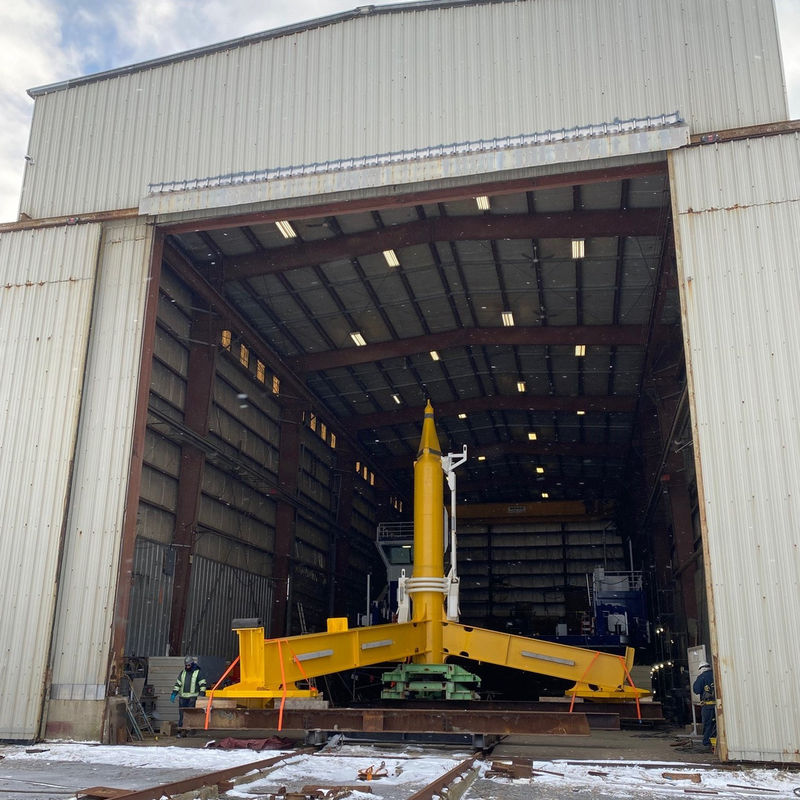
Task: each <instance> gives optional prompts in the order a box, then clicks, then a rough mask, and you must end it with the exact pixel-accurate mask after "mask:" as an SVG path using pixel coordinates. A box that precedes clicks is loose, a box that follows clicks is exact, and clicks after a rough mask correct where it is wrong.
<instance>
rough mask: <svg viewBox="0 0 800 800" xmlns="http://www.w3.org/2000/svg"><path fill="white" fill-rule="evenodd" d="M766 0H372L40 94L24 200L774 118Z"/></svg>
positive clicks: (61, 206)
mask: <svg viewBox="0 0 800 800" xmlns="http://www.w3.org/2000/svg"><path fill="white" fill-rule="evenodd" d="M778 41H779V40H778V33H777V25H776V21H775V14H774V9H773V0H703V2H697V0H528V1H527V2H518V3H510V2H505V3H487V4H482V5H461V6H454V7H449V8H442V7H425V6H421V7H420V8H419V9H411V8H408V7H406V8H404V9H402V10H393V11H388V12H387V11H383V12H379V11H375V12H373V13H370V14H366V15H364V16H362V17H358V18H353V19H348V20H346V21H340V22H337V23H334V24H327V25H323V26H320V27H317V28H313V27H312V28H309V29H307V30H304V31H300V32H297V33H293V34H287V35H283V36H279V37H276V38H271V39H263V40H261V41H256V42H248V43H246V44H242V45H241V46H238V47H231V48H229V49H226V50H222V51H219V52H212V53H206V54H201V55H199V56H197V57H195V58H191V59H186V60H183V61H175V62H173V63H168V64H163V65H158V66H152V67H150V68H146V69H145V68H142V69H138V70H136V71H131V72H129V73H127V74H118V75H112V76H110V77H106V78H102V79H97V80H94V81H90V82H87V83H83V84H80V83H79V84H78V85H76V86H72V87H69V88H63V87H61V88H59V87H54V88H53V90H51V91H47V90H46V89H45V90H42V91H41V92H39V91H37V93H36V95H37V96H36V105H35V110H34V119H33V127H32V132H31V142H30V153H31V155H32V157H33V159H34V163H33V164H32V165H31V166H29V167H28V170H27V173H26V178H25V182H24V188H23V196H22V206H21V208H22V211H23V212H25V213H27V214H29V215H31V216H33V217H45V216H53V215H58V214H77V213H81V212H86V211H99V210H104V209H114V208H129V207H135V206H137V205H138V203H139V200H140V199H141V198H142V197H143V196H144V193H145V190H146V187H147V186H148V184H150V183H160V182H172V181H182V180H186V179H189V178H205V177H210V176H216V175H227V174H231V173H237V172H249V171H253V170H261V169H269V168H274V167H281V166H286V167H288V166H292V165H298V164H311V163H316V162H324V161H335V160H337V159H341V158H349V157H358V156H364V155H371V154H377V153H389V152H398V151H403V150H414V149H418V148H424V147H429V146H435V145H441V144H450V143H454V142H464V141H476V140H479V139H492V138H495V137H505V136H514V135H518V134H522V133H535V132H540V131H548V130H561V129H563V128H572V127H576V126H581V125H587V124H592V123H602V122H610V121H613V120H615V119H629V118H643V117H652V116H659V115H661V114H664V113H670V112H673V111H678V112H680V113H681V114H682V115H683V117H684V118H685V119H686V121H687V122H688V123H689V125H690V127H691V130H692V131H693V132H701V131H709V130H720V129H723V128H730V127H738V126H745V125H752V124H756V123H762V122H772V121H776V120H783V119H786V116H787V108H786V98H785V92H784V85H783V75H782V68H781V62H780V51H779V44H778Z"/></svg>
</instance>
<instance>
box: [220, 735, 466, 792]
mask: <svg viewBox="0 0 800 800" xmlns="http://www.w3.org/2000/svg"><path fill="white" fill-rule="evenodd" d="M468 756H469V753H461V754H458V753H448V752H445V753H439V754H431V753H430V752H428V753H426V754H423V753H422V752H420V751H416V750H411V751H407V752H403V751H396V750H395V751H384V750H382V749H373V748H364V747H363V746H360V747H358V748H352V749H351V748H349V747H342V748H341V749H340V750H337V751H336V752H335V753H330V754H328V753H315V754H310V755H307V756H303V757H301V758H298V759H292V760H291V761H290V762H289V763H287V764H285V765H281V766H279V767H278V768H277V769H275V770H273V771H271V772H270V774H269V775H267V776H266V777H264V778H262V779H260V780H257V781H254V782H253V783H249V784H245V785H242V786H240V787H238V788H237V789H234V790H232V791H229V792H228V795H227V796H228V797H230V798H240V797H241V798H253V797H263V796H267V795H269V794H271V793H274V792H276V791H277V790H278V789H279V788H280V787H281V786H285V787H286V788H287V790H289V791H298V790H299V789H301V788H302V787H303V786H308V785H315V784H321V785H324V786H336V785H347V786H357V785H363V786H364V793H361V792H358V793H357V794H356V795H353V797H354V798H357V797H358V796H359V795H362V794H363V796H364V797H370V798H372V800H390V799H393V798H407V797H408V796H409V795H411V794H413V793H414V792H416V791H417V790H418V789H421V788H422V787H423V786H427V785H428V784H429V783H430V782H431V781H433V780H435V779H436V778H439V777H441V776H442V775H443V774H444V773H445V772H448V771H449V770H451V769H452V768H453V767H454V766H456V764H458V763H460V762H461V761H463V760H464V759H465V758H467V757H468ZM381 764H383V769H384V770H385V771H386V772H387V775H386V776H385V777H381V778H376V779H374V780H371V781H369V782H367V781H360V780H359V778H358V774H359V771H360V770H365V769H367V768H368V767H374V768H375V769H376V770H377V769H378V768H380V766H381ZM367 792H369V794H367Z"/></svg>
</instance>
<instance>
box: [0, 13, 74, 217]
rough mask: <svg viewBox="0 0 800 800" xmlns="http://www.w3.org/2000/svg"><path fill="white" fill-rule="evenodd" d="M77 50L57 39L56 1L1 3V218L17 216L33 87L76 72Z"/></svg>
mask: <svg viewBox="0 0 800 800" xmlns="http://www.w3.org/2000/svg"><path fill="white" fill-rule="evenodd" d="M78 63H79V61H78V59H77V58H76V55H75V51H74V50H73V49H72V48H71V47H69V46H65V45H64V43H63V42H62V40H61V34H60V23H59V19H58V13H57V8H56V6H55V3H53V2H48V1H47V0H6V2H5V3H0V75H1V76H3V77H2V79H0V80H1V81H2V83H0V119H2V120H3V135H2V136H1V137H0V221H8V220H13V219H16V216H17V208H18V206H19V194H20V189H21V188H22V173H23V169H24V164H25V160H24V159H25V149H26V147H27V142H28V133H29V129H30V118H31V113H32V110H33V101H32V100H31V99H30V97H28V95H27V94H26V90H27V89H28V88H30V87H31V86H37V85H39V84H43V83H47V82H49V81H51V80H52V76H53V75H58V74H70V73H74V72H75V70H76V69H77V68H78Z"/></svg>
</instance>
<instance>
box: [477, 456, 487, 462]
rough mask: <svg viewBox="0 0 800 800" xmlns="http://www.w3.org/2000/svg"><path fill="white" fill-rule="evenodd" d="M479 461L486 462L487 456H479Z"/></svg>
mask: <svg viewBox="0 0 800 800" xmlns="http://www.w3.org/2000/svg"><path fill="white" fill-rule="evenodd" d="M478 461H486V456H478Z"/></svg>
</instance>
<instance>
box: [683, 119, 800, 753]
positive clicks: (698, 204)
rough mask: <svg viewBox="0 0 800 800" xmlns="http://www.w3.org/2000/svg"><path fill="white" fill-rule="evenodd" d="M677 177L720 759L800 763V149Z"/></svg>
mask: <svg viewBox="0 0 800 800" xmlns="http://www.w3.org/2000/svg"><path fill="white" fill-rule="evenodd" d="M671 169H672V195H673V208H674V213H675V220H676V233H677V243H678V246H679V270H680V280H681V294H682V303H683V305H684V313H685V329H684V334H685V341H686V352H687V359H688V362H689V367H690V388H691V390H692V393H693V394H692V399H693V403H692V418H693V420H694V428H695V430H694V436H695V452H696V460H697V468H698V474H699V476H700V478H701V484H702V495H701V509H702V512H703V514H704V521H705V529H704V533H705V537H704V539H705V541H704V555H705V560H706V563H705V570H706V576H707V585H708V591H709V604H710V606H711V612H710V613H711V619H712V634H715V637H716V641H715V642H711V645H712V647H713V655H714V657H715V664H716V670H717V673H716V674H717V683H718V686H719V687H720V690H721V691H720V693H719V694H720V696H721V698H722V700H721V703H722V706H721V711H722V713H721V714H720V720H721V726H720V727H721V731H723V732H724V736H723V747H725V748H726V749H727V757H728V758H729V759H733V760H737V759H743V760H748V761H779V762H798V761H800V752H798V749H797V747H798V716H797V714H798V709H800V683H798V681H797V676H796V674H795V670H796V664H797V659H798V654H800V627H798V624H797V620H798V618H800V527H799V526H798V519H800V505H799V503H800V498H799V497H798V491H797V483H798V475H800V424H798V420H799V419H800V393H798V390H797V376H798V374H800V355H798V354H800V315H799V314H798V309H800V256H798V242H800V137H798V135H797V134H791V135H784V136H776V137H770V138H764V139H753V140H746V141H738V142H731V143H728V144H719V145H712V146H705V147H696V148H691V149H688V150H685V151H680V152H677V153H675V154H674V155H673V157H672V159H671ZM723 756H724V753H723Z"/></svg>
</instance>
